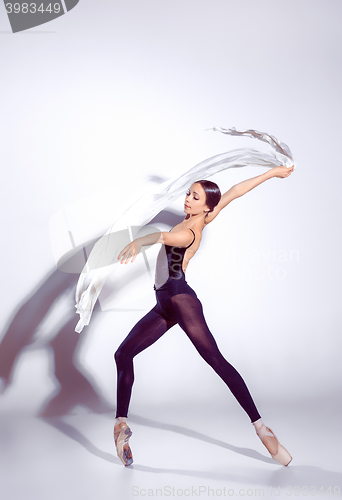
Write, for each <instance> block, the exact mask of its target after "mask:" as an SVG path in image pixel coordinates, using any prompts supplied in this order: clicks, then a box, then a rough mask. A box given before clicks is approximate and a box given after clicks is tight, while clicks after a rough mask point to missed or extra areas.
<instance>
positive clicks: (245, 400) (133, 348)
mask: <svg viewBox="0 0 342 500" xmlns="http://www.w3.org/2000/svg"><path fill="white" fill-rule="evenodd" d="M156 296H157V304H156V305H155V306H154V307H153V309H151V311H149V312H148V313H147V314H146V315H145V316H144V317H143V318H141V320H140V321H138V323H137V324H136V325H135V326H134V327H133V328H132V330H131V331H130V333H129V334H128V335H127V337H126V338H125V340H124V341H123V342H122V343H121V345H120V346H119V348H118V350H117V351H116V353H115V361H116V365H117V374H118V378H117V409H116V416H117V417H127V413H128V406H129V402H130V398H131V392H132V385H133V382H134V370H133V358H134V356H136V355H137V354H138V353H139V352H141V351H143V350H144V349H146V348H147V347H149V346H150V345H152V344H153V343H154V342H156V341H157V340H158V339H159V338H160V337H161V336H162V335H163V334H164V333H165V332H167V330H169V329H170V328H171V327H172V326H174V325H175V324H177V323H178V324H179V326H180V327H181V328H182V329H183V330H184V332H185V333H186V334H187V336H188V337H189V339H190V340H191V342H192V343H193V344H194V346H195V347H196V349H197V351H198V352H199V354H200V355H201V356H202V358H203V359H204V360H205V361H206V362H207V363H209V365H210V366H211V367H212V368H213V369H214V370H215V372H216V373H217V374H218V375H219V376H220V377H221V378H222V380H223V381H224V382H225V383H226V384H227V386H228V387H229V389H230V390H231V392H232V393H233V395H234V396H235V398H236V399H237V401H238V402H239V403H240V405H241V406H242V408H243V409H244V410H245V411H246V412H247V414H248V416H249V417H250V419H251V422H255V421H256V420H258V419H259V418H261V417H260V415H259V412H258V410H257V408H256V406H255V404H254V401H253V399H252V397H251V395H250V393H249V390H248V388H247V386H246V384H245V382H244V380H243V378H242V377H241V375H240V374H239V373H238V372H237V371H236V369H235V368H234V367H233V366H232V365H231V364H230V363H228V361H227V360H226V359H225V358H224V357H223V356H222V354H221V352H220V350H219V348H218V346H217V344H216V341H215V339H214V337H213V335H212V334H211V332H210V330H209V328H208V325H207V323H206V321H205V318H204V315H203V309H202V304H201V302H200V300H199V299H198V298H197V295H196V293H195V292H194V290H193V289H192V288H190V286H189V285H188V284H187V283H186V281H185V280H180V282H179V281H178V282H175V281H174V280H173V281H170V280H168V281H167V282H166V284H165V285H163V287H162V288H161V289H158V290H157V291H156Z"/></svg>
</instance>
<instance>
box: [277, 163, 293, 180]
mask: <svg viewBox="0 0 342 500" xmlns="http://www.w3.org/2000/svg"><path fill="white" fill-rule="evenodd" d="M293 171H294V165H292V167H290V168H289V167H285V165H283V166H281V167H274V168H272V173H273V175H272V177H279V178H280V179H284V178H285V177H288V176H289V175H291V174H292V172H293Z"/></svg>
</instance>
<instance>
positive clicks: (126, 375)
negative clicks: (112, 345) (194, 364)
mask: <svg viewBox="0 0 342 500" xmlns="http://www.w3.org/2000/svg"><path fill="white" fill-rule="evenodd" d="M175 324H176V321H168V320H166V319H165V318H164V317H163V316H162V315H161V314H160V313H159V312H158V308H157V306H155V307H154V308H153V309H151V311H149V312H148V313H147V314H146V315H145V316H144V317H143V318H141V320H140V321H138V323H137V324H136V325H135V326H134V327H133V328H132V330H131V331H130V333H129V334H128V335H127V337H126V338H125V340H124V341H123V342H122V343H121V345H120V346H119V348H118V350H117V351H116V353H115V355H114V356H115V361H116V366H117V374H118V378H117V407H116V417H127V412H128V406H129V402H130V398H131V392H132V385H133V382H134V369H133V358H134V356H136V355H137V354H138V353H139V352H141V351H143V350H144V349H146V348H147V347H149V346H150V345H152V344H153V343H154V342H156V341H157V340H158V339H159V338H160V337H161V336H162V335H163V334H164V333H165V332H166V331H167V330H169V329H170V328H171V327H172V326H173V325H175Z"/></svg>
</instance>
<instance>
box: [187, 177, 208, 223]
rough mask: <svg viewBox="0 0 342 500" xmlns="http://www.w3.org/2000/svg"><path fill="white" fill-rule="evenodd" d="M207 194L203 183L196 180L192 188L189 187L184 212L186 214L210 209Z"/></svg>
mask: <svg viewBox="0 0 342 500" xmlns="http://www.w3.org/2000/svg"><path fill="white" fill-rule="evenodd" d="M205 202H206V195H205V191H204V189H203V188H202V186H201V184H199V183H197V182H194V183H193V184H192V185H191V186H190V189H188V191H187V193H186V197H185V203H184V212H185V213H186V214H191V215H195V214H199V213H203V212H204V211H208V210H209V207H207V205H206V203H205Z"/></svg>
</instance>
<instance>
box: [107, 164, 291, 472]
mask: <svg viewBox="0 0 342 500" xmlns="http://www.w3.org/2000/svg"><path fill="white" fill-rule="evenodd" d="M293 170H294V165H292V167H286V166H277V167H273V168H271V169H270V170H268V171H267V172H265V173H263V174H261V175H258V176H257V177H253V178H251V179H247V180H245V181H243V182H240V183H239V184H236V185H234V186H233V187H231V188H230V189H229V190H228V191H227V192H226V193H224V194H223V195H222V196H221V192H220V189H219V187H218V186H217V184H215V183H214V182H211V181H208V180H198V181H196V182H194V183H192V184H191V186H190V188H189V189H188V191H187V192H186V197H185V203H184V212H185V214H186V215H185V218H184V220H183V221H182V222H181V223H179V224H177V225H176V226H174V227H173V228H172V229H171V230H170V231H169V232H158V233H152V234H149V235H147V236H143V237H138V238H136V239H134V240H133V241H132V242H131V243H129V244H128V245H126V246H125V247H124V248H123V249H122V250H121V252H120V253H119V255H118V257H117V259H118V260H119V261H120V263H121V264H128V263H129V262H134V260H135V259H136V257H137V255H138V254H139V252H140V250H141V248H142V247H143V246H149V245H152V244H156V243H161V244H162V246H161V248H160V250H159V254H158V257H157V265H156V273H155V285H154V290H155V294H156V302H157V303H156V305H155V306H154V307H153V308H152V309H151V310H150V311H149V312H148V313H147V314H146V315H145V316H144V317H143V318H141V319H140V321H138V323H137V324H136V325H135V326H134V327H133V328H132V330H131V331H130V332H129V334H128V335H127V337H126V338H125V339H124V340H123V342H122V343H121V344H120V346H119V348H118V349H117V351H116V352H115V355H114V357H115V362H116V366H117V410H116V419H115V424H114V441H115V445H116V450H117V455H118V457H119V458H120V459H121V461H122V463H123V464H124V465H125V466H128V465H130V464H132V463H133V457H132V451H131V449H130V445H129V438H130V437H131V435H132V431H131V429H130V427H129V426H128V425H127V422H126V419H127V417H128V408H129V403H130V399H131V391H132V385H133V381H134V370H133V358H134V357H135V356H136V355H137V354H138V353H140V352H141V351H143V350H144V349H146V348H147V347H149V346H151V345H152V344H153V343H154V342H156V341H157V340H158V339H159V338H160V337H161V336H162V335H163V334H164V333H165V332H166V331H168V330H169V329H170V328H171V327H172V326H174V325H176V324H179V326H180V327H181V328H182V329H183V330H184V332H185V333H186V335H187V336H188V337H189V339H190V340H191V342H192V343H193V345H194V346H195V348H196V349H197V351H198V353H199V354H200V355H201V356H202V357H203V359H204V360H205V361H206V362H207V363H208V364H209V365H210V366H211V367H212V368H213V369H214V370H215V372H216V373H217V374H218V375H219V376H220V377H221V378H222V380H223V381H224V382H225V383H226V385H227V386H228V388H229V389H230V391H231V392H232V394H233V395H234V396H235V398H236V399H237V401H238V402H239V404H240V405H241V406H242V408H243V409H244V410H245V411H246V413H247V415H248V416H249V418H250V420H251V423H252V424H253V425H254V427H255V430H256V433H257V435H258V436H259V438H260V439H261V441H262V443H263V444H264V445H265V447H266V448H267V450H268V451H269V453H270V454H271V456H272V458H274V459H275V460H276V461H277V462H279V463H280V464H282V465H288V464H289V463H290V462H291V460H292V457H291V455H290V454H289V452H288V451H287V450H286V449H285V448H284V447H283V446H282V445H281V444H280V443H279V441H278V439H277V437H276V436H275V434H274V433H273V431H272V430H271V429H270V428H269V427H267V426H265V424H264V423H263V421H262V419H261V416H260V414H259V412H258V410H257V407H256V405H255V403H254V401H253V399H252V396H251V394H250V392H249V390H248V388H247V386H246V384H245V382H244V380H243V378H242V377H241V375H240V374H239V373H238V371H237V370H236V369H235V368H234V367H233V366H232V365H231V364H230V363H229V362H228V361H227V360H226V359H225V358H224V356H223V355H222V353H221V352H220V350H219V348H218V346H217V344H216V341H215V339H214V337H213V335H212V333H211V332H210V330H209V328H208V325H207V323H206V320H205V318H204V315H203V309H202V304H201V302H200V300H199V299H198V297H197V295H196V292H195V291H194V290H193V289H192V288H191V287H190V286H189V285H188V283H187V282H186V280H185V271H186V268H187V266H188V263H189V261H190V260H191V259H192V258H193V256H194V255H195V254H196V252H197V250H198V248H199V246H200V243H201V238H202V231H203V229H204V228H205V227H206V226H207V225H208V224H210V223H212V221H213V220H214V219H216V217H217V216H218V215H219V213H220V212H221V210H223V209H224V208H225V207H227V205H228V204H229V203H231V202H232V201H233V200H235V199H236V198H239V197H240V196H243V195H244V194H246V193H247V192H248V191H250V190H251V189H253V188H255V187H256V186H258V185H260V184H261V183H262V182H264V181H266V180H268V179H270V178H272V177H278V178H286V177H289V176H290V175H291V173H292V172H293Z"/></svg>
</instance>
